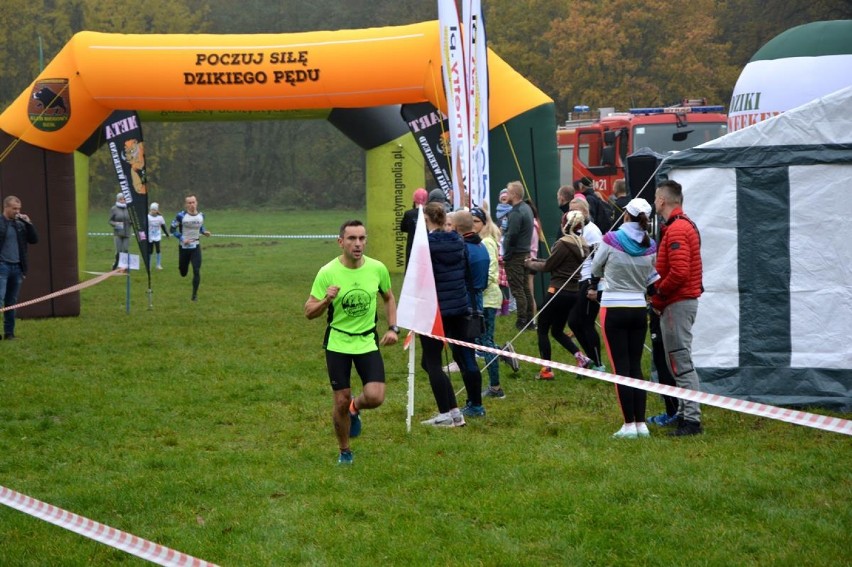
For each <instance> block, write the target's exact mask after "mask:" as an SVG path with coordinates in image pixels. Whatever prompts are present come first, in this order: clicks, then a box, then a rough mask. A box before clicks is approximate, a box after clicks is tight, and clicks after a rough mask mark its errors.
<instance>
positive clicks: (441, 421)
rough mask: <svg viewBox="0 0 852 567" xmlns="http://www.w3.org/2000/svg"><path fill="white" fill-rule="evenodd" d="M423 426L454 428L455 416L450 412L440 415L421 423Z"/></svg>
mask: <svg viewBox="0 0 852 567" xmlns="http://www.w3.org/2000/svg"><path fill="white" fill-rule="evenodd" d="M420 423H422V424H423V425H431V426H432V427H454V424H453V416H452V414H451V413H450V412H447V413H439V414H438V415H436V416H434V417H431V418H429V419H427V420H424V421H421V422H420Z"/></svg>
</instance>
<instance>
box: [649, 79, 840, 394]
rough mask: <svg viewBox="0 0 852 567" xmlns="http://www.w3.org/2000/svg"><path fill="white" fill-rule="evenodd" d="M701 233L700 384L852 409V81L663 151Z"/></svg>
mask: <svg viewBox="0 0 852 567" xmlns="http://www.w3.org/2000/svg"><path fill="white" fill-rule="evenodd" d="M660 175H661V176H662V177H668V178H670V179H674V180H676V181H678V182H679V183H680V184H681V185H683V188H684V210H685V211H686V213H687V214H688V215H690V217H691V218H692V219H693V220H694V221H695V222H696V224H697V225H698V227H699V229H700V232H701V239H702V259H703V262H704V287H705V293H704V295H703V296H702V297H701V300H700V302H699V310H698V318H697V320H696V323H695V326H694V329H693V331H694V338H693V357H694V363H695V366H696V368H697V369H698V372H699V375H700V377H701V380H702V390H704V391H706V392H711V393H718V394H724V395H729V396H733V397H737V398H743V399H748V400H753V401H759V402H763V403H769V404H774V405H787V406H809V405H817V406H823V407H830V408H835V409H841V410H843V411H849V410H852V230H850V224H852V191H850V188H852V86H849V87H846V88H844V89H841V90H839V91H837V92H834V93H832V94H830V95H827V96H825V97H822V98H818V99H816V100H813V101H811V102H809V103H807V104H805V105H803V106H800V107H798V108H795V109H793V110H789V111H787V112H785V113H783V114H781V115H779V116H776V117H774V118H771V119H769V120H766V121H764V122H760V123H758V124H755V125H754V126H750V127H748V128H745V129H743V130H739V131H737V132H733V133H731V134H728V135H727V136H724V137H722V138H718V139H716V140H714V141H712V142H708V143H706V144H704V145H701V146H698V147H696V148H693V149H691V150H687V151H684V152H681V153H678V154H676V155H673V156H671V157H669V158H667V159H665V160H664V161H663V163H662V165H661V168H660Z"/></svg>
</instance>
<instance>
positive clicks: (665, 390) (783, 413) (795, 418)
mask: <svg viewBox="0 0 852 567" xmlns="http://www.w3.org/2000/svg"><path fill="white" fill-rule="evenodd" d="M423 334H425V335H426V336H427V337H432V338H433V339H439V340H444V341H447V342H448V343H452V344H456V345H461V346H465V347H469V348H472V349H476V350H481V351H483V352H490V353H492V354H496V355H498V356H502V357H504V358H515V359H517V360H522V361H524V362H531V363H533V364H537V365H540V366H549V367H550V368H555V369H559V370H564V371H565V372H573V373H575V374H582V375H584V376H589V377H590V378H597V379H598V380H605V381H606V382H612V383H613V384H621V385H622V386H630V387H631V388H639V389H640V390H646V391H648V392H654V393H656V394H665V395H666V396H672V397H674V398H680V399H683V400H690V401H693V402H699V403H702V404H706V405H708V406H716V407H719V408H722V409H727V410H732V411H737V412H740V413H748V414H751V415H756V416H759V417H766V418H769V419H776V420H778V421H784V422H787V423H793V424H795V425H804V426H805V427H813V428H814V429H822V430H824V431H831V432H833V433H842V434H843V435H852V421H850V420H848V419H841V418H839V417H829V416H826V415H819V414H815V413H809V412H806V411H796V410H791V409H785V408H779V407H777V406H770V405H767V404H760V403H757V402H749V401H746V400H739V399H737V398H729V397H726V396H720V395H718V394H707V393H705V392H696V391H695V390H687V389H685V388H678V387H677V386H667V385H665V384H659V383H657V382H651V381H649V380H638V379H636V378H628V377H627V376H619V375H617V374H610V373H608V372H601V371H599V370H589V369H587V368H580V367H579V366H571V365H570V364H563V363H561V362H553V361H552V360H544V359H541V358H536V357H534V356H527V355H525V354H518V353H512V352H506V351H502V350H499V349H495V348H490V347H485V346H481V345H477V344H473V343H467V342H464V341H458V340H455V339H448V338H446V337H438V336H435V335H430V334H428V333H423Z"/></svg>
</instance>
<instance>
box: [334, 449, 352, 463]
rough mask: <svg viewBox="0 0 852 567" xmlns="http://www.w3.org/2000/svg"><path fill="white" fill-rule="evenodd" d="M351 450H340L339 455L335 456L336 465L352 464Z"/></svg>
mask: <svg viewBox="0 0 852 567" xmlns="http://www.w3.org/2000/svg"><path fill="white" fill-rule="evenodd" d="M352 459H353V457H352V451H349V450H346V451H341V452H340V455H338V456H337V464H338V465H351V464H352Z"/></svg>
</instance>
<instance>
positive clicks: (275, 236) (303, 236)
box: [88, 232, 338, 240]
mask: <svg viewBox="0 0 852 567" xmlns="http://www.w3.org/2000/svg"><path fill="white" fill-rule="evenodd" d="M88 234H89V236H113V234H112V233H111V232H90V233H88ZM213 237H214V238H264V239H267V240H269V239H273V240H281V239H284V240H319V239H326V240H327V239H333V240H337V238H338V236H337V235H336V234H219V233H216V234H214V235H213Z"/></svg>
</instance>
